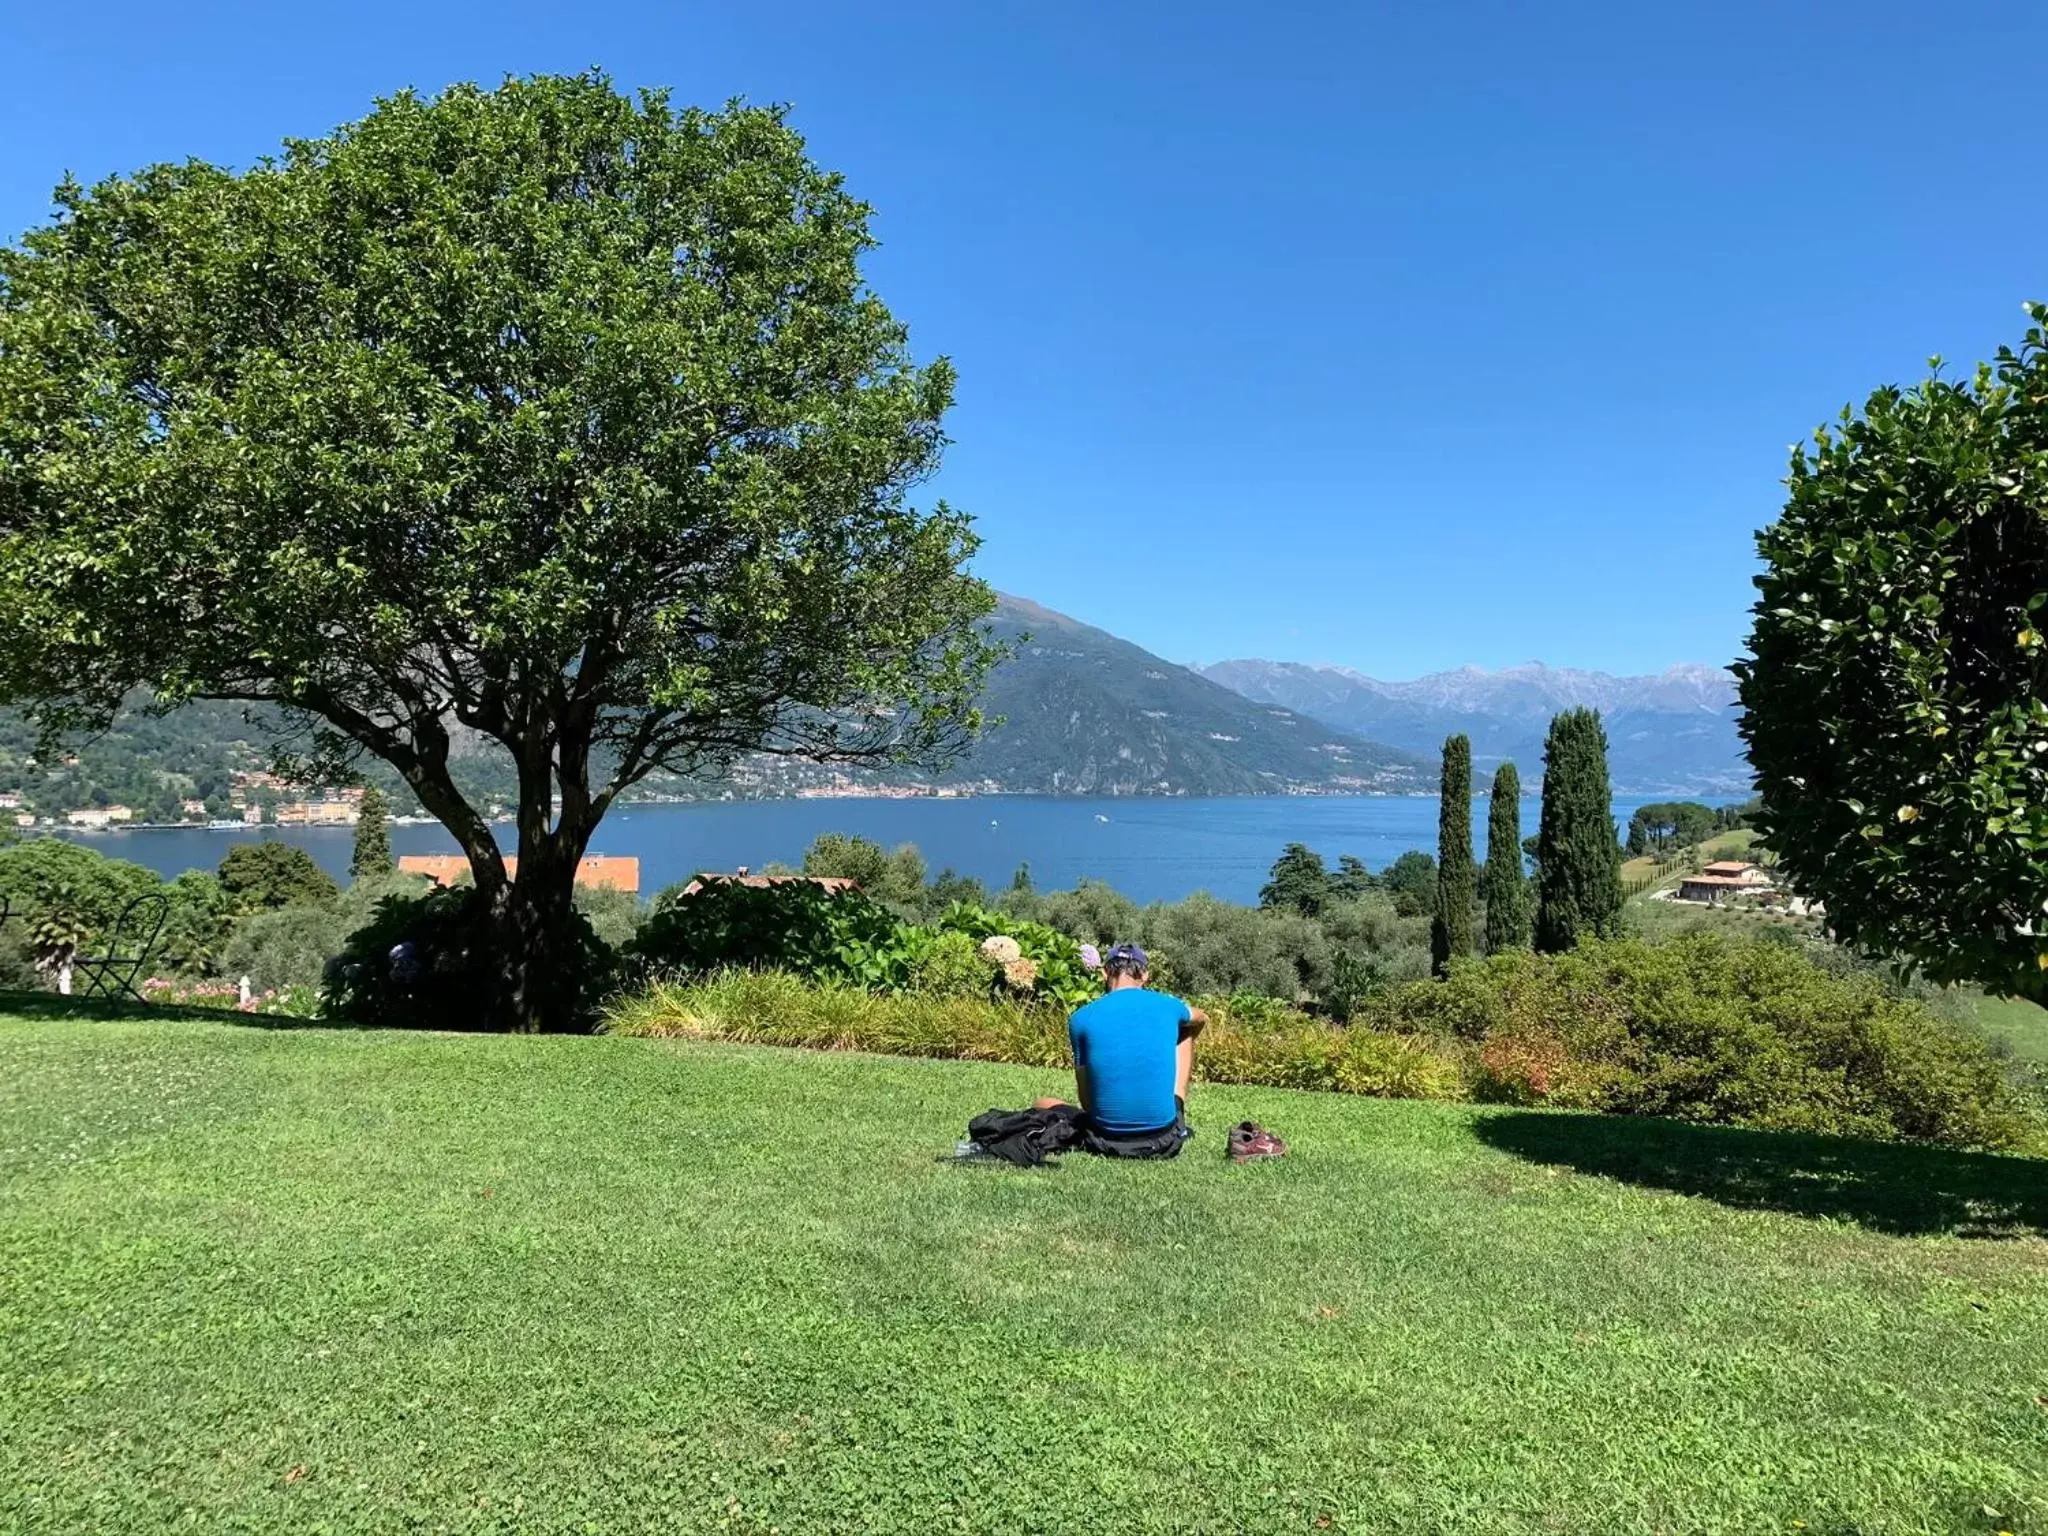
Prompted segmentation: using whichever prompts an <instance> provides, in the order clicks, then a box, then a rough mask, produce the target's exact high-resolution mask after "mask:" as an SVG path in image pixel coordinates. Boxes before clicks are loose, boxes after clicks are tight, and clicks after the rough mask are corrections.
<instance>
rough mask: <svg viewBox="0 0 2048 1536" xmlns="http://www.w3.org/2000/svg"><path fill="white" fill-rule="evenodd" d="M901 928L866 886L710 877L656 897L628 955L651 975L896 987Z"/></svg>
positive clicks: (629, 959)
mask: <svg viewBox="0 0 2048 1536" xmlns="http://www.w3.org/2000/svg"><path fill="white" fill-rule="evenodd" d="M902 926H903V924H902V922H901V921H900V920H899V919H898V918H897V917H896V916H895V914H894V913H892V912H890V911H889V909H888V908H887V907H885V906H883V905H882V904H881V903H880V902H878V901H876V900H875V899H874V898H873V897H872V896H869V895H868V894H867V893H866V892H865V891H859V890H843V891H833V890H828V889H827V888H826V887H824V886H822V885H818V884H816V883H815V882H813V881H810V880H798V879H788V880H782V881H779V882H778V883H776V884H773V885H748V884H746V883H744V882H742V881H739V880H718V879H713V880H709V881H706V882H704V884H703V886H702V888H701V889H700V890H698V891H696V892H694V893H692V894H689V895H685V894H684V893H683V891H682V889H681V888H674V889H671V890H667V891H663V892H661V893H660V894H659V895H658V896H656V897H655V900H654V910H653V913H652V915H650V916H649V918H648V919H647V921H646V922H645V923H643V924H642V925H641V927H640V931H639V933H638V934H637V935H636V936H635V937H634V939H633V941H632V943H631V944H630V945H628V946H627V959H628V962H629V963H630V964H631V965H632V966H633V967H634V968H635V969H636V970H638V971H640V972H641V973H643V974H648V975H660V974H664V973H672V974H676V975H684V976H692V975H699V974H702V973H703V972H706V971H712V970H716V969H718V968H720V967H722V966H745V967H774V968H776V969H780V970H786V971H792V972H795V973H796V974H798V975H802V976H810V977H820V978H822V977H827V976H831V977H841V978H845V979H847V980H849V981H854V982H857V983H859V984H862V985H877V986H879V985H889V984H900V983H901V981H902V979H903V978H902V976H901V974H900V962H901V957H900V956H899V955H898V954H897V953H896V950H897V944H896V935H897V933H898V931H899V930H900V929H901V928H902Z"/></svg>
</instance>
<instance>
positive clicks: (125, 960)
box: [71, 891, 171, 1003]
mask: <svg viewBox="0 0 2048 1536" xmlns="http://www.w3.org/2000/svg"><path fill="white" fill-rule="evenodd" d="M170 913H171V902H170V898H169V897H167V896H165V895H164V894H163V893H162V892H161V891H144V892H143V893H142V894H141V895H140V896H137V897H136V898H135V899H134V900H133V901H131V902H129V903H128V905H127V906H125V907H123V908H122V909H121V915H120V917H118V918H116V919H115V921H114V931H113V934H112V935H111V936H110V937H109V938H108V940H107V948H106V952H105V953H104V954H98V955H79V956H78V957H77V958H75V959H74V960H73V961H72V962H71V972H72V975H73V977H74V978H76V979H78V980H81V981H83V983H84V986H83V987H82V988H81V989H80V990H79V992H78V996H80V997H104V998H111V999H119V998H123V997H132V998H133V999H135V1001H136V1002H138V1003H140V1002H144V1001H147V999H145V998H144V997H143V995H142V993H141V992H140V991H139V990H138V989H137V988H136V985H135V978H136V977H138V976H140V975H141V974H142V968H143V967H144V966H146V965H148V964H149V961H150V956H151V955H152V954H153V953H154V952H155V950H156V944H157V940H158V939H160V938H162V937H163V931H164V922H165V920H166V919H167V918H168V917H169V916H170ZM145 931H146V932H145Z"/></svg>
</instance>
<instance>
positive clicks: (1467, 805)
mask: <svg viewBox="0 0 2048 1536" xmlns="http://www.w3.org/2000/svg"><path fill="white" fill-rule="evenodd" d="M1473 885H1474V876H1473V869H1472V743H1471V741H1470V739H1469V738H1467V737H1464V736H1452V737H1450V738H1449V739H1448V740H1446V741H1445V742H1444V756H1443V779H1442V784H1441V787H1440V789H1439V791H1438V798H1437V822H1436V910H1435V912H1434V914H1433V916H1432V918H1431V920H1430V925H1429V955H1430V962H1431V964H1432V966H1433V967H1434V968H1435V970H1436V973H1437V974H1438V975H1439V976H1441V975H1443V974H1444V973H1445V972H1446V971H1448V970H1449V969H1450V966H1451V962H1452V961H1453V960H1455V959H1457V958H1459V957H1460V956H1464V955H1469V954H1471V953H1472V902H1473V899H1474V889H1473Z"/></svg>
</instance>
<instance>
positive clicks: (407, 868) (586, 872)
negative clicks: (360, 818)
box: [398, 853, 640, 894]
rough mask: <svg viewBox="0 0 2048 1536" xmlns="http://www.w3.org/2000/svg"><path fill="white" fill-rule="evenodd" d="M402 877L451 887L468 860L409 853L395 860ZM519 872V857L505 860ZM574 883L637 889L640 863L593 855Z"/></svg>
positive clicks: (512, 870) (510, 871) (507, 868)
mask: <svg viewBox="0 0 2048 1536" xmlns="http://www.w3.org/2000/svg"><path fill="white" fill-rule="evenodd" d="M398 869H399V872H400V873H401V874H407V875H425V876H426V877H427V878H428V879H429V880H431V881H433V882H434V883H435V884H436V885H453V884H454V883H455V882H456V881H457V880H459V879H460V878H462V876H464V875H466V874H468V873H469V860H468V859H466V858H464V857H463V856H462V855H461V854H459V853H408V854H406V855H404V856H403V857H402V858H400V859H399V861H398ZM518 872H519V860H518V858H517V857H516V856H515V857H511V858H508V859H506V860H505V873H506V874H508V875H516V874H517V873H518ZM576 883H577V884H578V885H583V886H590V887H593V888H599V889H604V890H610V891H632V892H634V893H635V894H637V893H638V892H639V890H640V860H639V859H638V858H636V857H634V856H633V855H631V854H626V855H623V856H622V855H618V854H610V853H593V854H591V855H590V856H589V857H588V858H586V859H584V860H583V861H582V862H581V863H579V864H578V865H577V866H576Z"/></svg>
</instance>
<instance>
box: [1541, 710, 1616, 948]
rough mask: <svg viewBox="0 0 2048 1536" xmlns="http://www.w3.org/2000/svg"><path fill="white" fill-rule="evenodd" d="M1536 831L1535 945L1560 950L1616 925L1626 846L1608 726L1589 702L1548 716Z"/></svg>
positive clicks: (1609, 934) (1609, 933)
mask: <svg viewBox="0 0 2048 1536" xmlns="http://www.w3.org/2000/svg"><path fill="white" fill-rule="evenodd" d="M1536 837H1537V852H1536V929H1535V940H1536V947H1537V948H1538V949H1540V950H1542V951H1544V952H1545V953H1546V954H1555V953H1557V952H1559V951H1561V950H1567V949H1570V948H1571V947H1572V946H1573V945H1574V944H1576V943H1578V942H1579V940H1580V939H1582V938H1609V937H1612V936H1613V935H1614V934H1615V933H1617V932H1618V931H1619V927H1620V922H1621V849H1620V846H1619V845H1618V844H1617V843H1616V841H1615V837H1614V796H1613V795H1612V793H1610V791H1609V789H1608V785H1607V732H1606V730H1605V729H1603V728H1602V726H1601V724H1600V717H1599V715H1597V714H1596V713H1594V712H1593V711H1592V710H1590V709H1568V710H1566V711H1565V712H1564V713H1563V714H1561V715H1559V716H1558V717H1557V718H1556V719H1554V720H1552V721H1551V722H1550V739H1549V741H1548V742H1547V743H1546V745H1545V746H1544V749H1543V809H1542V822H1541V825H1540V826H1539V827H1538V829H1537V833H1536Z"/></svg>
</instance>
